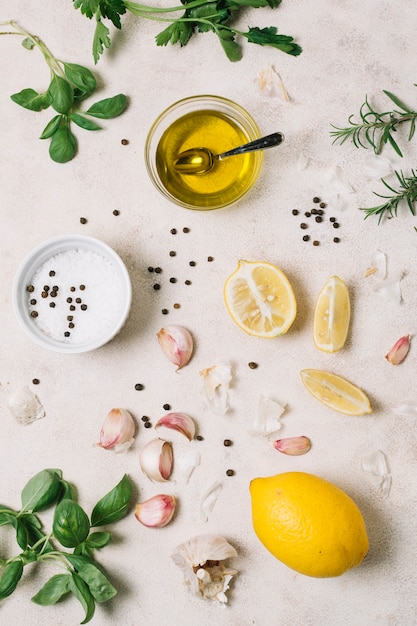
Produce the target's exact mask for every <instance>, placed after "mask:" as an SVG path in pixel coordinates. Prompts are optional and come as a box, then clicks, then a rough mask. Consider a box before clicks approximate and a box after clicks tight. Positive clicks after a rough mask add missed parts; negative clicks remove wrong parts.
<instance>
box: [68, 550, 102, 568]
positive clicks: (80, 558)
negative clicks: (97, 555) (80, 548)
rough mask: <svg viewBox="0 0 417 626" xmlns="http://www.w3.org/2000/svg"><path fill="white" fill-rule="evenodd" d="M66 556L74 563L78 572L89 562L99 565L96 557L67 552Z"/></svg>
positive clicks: (73, 565)
mask: <svg viewBox="0 0 417 626" xmlns="http://www.w3.org/2000/svg"><path fill="white" fill-rule="evenodd" d="M65 558H66V559H67V561H68V562H69V563H70V564H71V565H72V567H73V568H74V569H75V571H76V572H79V571H80V569H82V568H83V567H84V565H86V564H87V563H93V565H97V563H95V561H94V559H92V558H91V557H89V556H85V555H81V554H65ZM97 567H98V565H97Z"/></svg>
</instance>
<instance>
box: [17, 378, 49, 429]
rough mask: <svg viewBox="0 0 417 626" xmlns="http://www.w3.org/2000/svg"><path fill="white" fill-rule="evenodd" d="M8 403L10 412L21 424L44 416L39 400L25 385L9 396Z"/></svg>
mask: <svg viewBox="0 0 417 626" xmlns="http://www.w3.org/2000/svg"><path fill="white" fill-rule="evenodd" d="M8 405H9V409H10V413H11V414H12V415H13V417H14V418H15V419H16V421H17V422H18V423H19V424H22V425H23V426H27V425H28V424H30V423H31V422H34V421H36V420H38V419H40V418H41V417H45V409H44V408H43V406H42V403H41V401H40V400H39V398H38V396H36V395H35V394H34V393H33V392H32V391H31V390H30V389H29V387H28V386H27V385H26V386H25V387H23V388H22V389H20V390H19V391H15V392H14V393H13V394H12V395H11V396H10V398H9V402H8Z"/></svg>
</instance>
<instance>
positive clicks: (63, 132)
mask: <svg viewBox="0 0 417 626" xmlns="http://www.w3.org/2000/svg"><path fill="white" fill-rule="evenodd" d="M76 152H77V140H76V139H75V137H74V135H73V134H72V132H71V131H70V129H69V128H68V126H61V128H58V130H56V131H55V133H54V134H53V135H52V139H51V144H50V146H49V156H50V157H51V159H52V160H53V161H55V162H56V163H67V162H68V161H71V159H72V158H74V156H75V154H76Z"/></svg>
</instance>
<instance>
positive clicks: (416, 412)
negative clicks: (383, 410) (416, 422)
mask: <svg viewBox="0 0 417 626" xmlns="http://www.w3.org/2000/svg"><path fill="white" fill-rule="evenodd" d="M391 411H392V412H393V413H395V415H397V417H417V402H416V401H415V400H404V401H403V402H398V403H397V404H392V405H391Z"/></svg>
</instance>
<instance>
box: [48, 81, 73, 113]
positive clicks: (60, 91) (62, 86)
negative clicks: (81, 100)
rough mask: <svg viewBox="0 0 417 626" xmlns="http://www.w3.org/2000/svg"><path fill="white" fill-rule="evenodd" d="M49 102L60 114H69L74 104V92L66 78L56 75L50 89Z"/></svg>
mask: <svg viewBox="0 0 417 626" xmlns="http://www.w3.org/2000/svg"><path fill="white" fill-rule="evenodd" d="M48 95H49V101H50V103H51V105H52V107H53V108H54V109H55V111H57V112H58V113H67V112H68V111H69V109H70V108H71V107H72V105H73V103H74V91H73V89H72V87H71V85H70V84H69V82H68V81H67V80H65V78H62V77H61V76H58V75H57V74H54V77H53V79H52V80H51V83H50V85H49V88H48Z"/></svg>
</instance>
